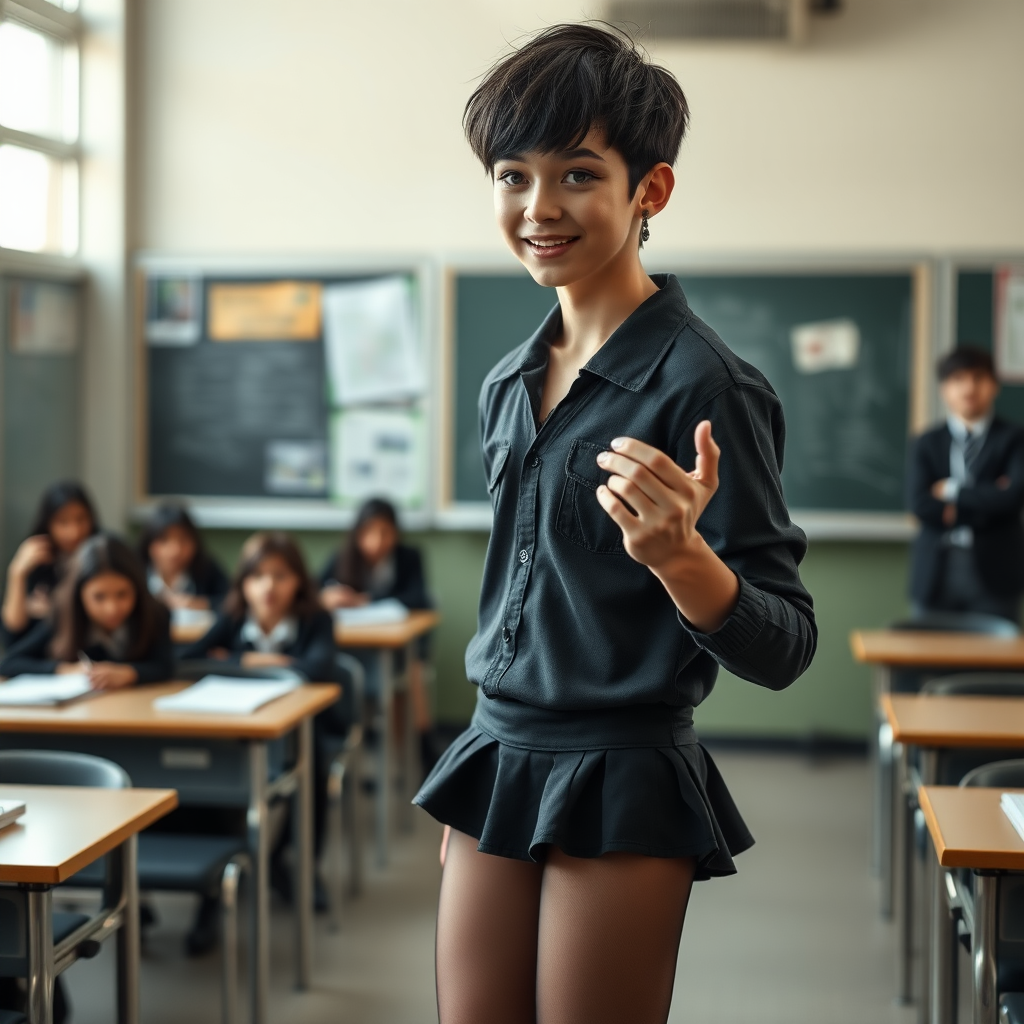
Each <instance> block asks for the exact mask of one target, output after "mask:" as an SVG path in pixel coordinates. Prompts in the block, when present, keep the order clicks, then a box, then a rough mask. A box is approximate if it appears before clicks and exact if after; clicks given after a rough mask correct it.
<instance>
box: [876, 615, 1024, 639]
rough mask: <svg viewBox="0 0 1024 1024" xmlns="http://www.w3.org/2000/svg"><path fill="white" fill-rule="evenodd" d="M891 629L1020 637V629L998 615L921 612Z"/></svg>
mask: <svg viewBox="0 0 1024 1024" xmlns="http://www.w3.org/2000/svg"><path fill="white" fill-rule="evenodd" d="M889 628H890V629H901V630H921V631H923V632H926V633H982V634H984V635H985V636H1005V637H1015V636H1020V627H1019V626H1018V625H1017V623H1015V622H1011V621H1010V620H1009V619H1003V618H1000V617H999V616H998V615H983V614H982V613H981V612H921V613H920V614H919V615H914V616H912V617H911V618H909V619H900V620H899V621H898V622H894V623H892V624H891V625H890V626H889Z"/></svg>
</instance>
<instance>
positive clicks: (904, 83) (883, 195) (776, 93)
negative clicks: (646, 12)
mask: <svg viewBox="0 0 1024 1024" xmlns="http://www.w3.org/2000/svg"><path fill="white" fill-rule="evenodd" d="M137 2H138V3H139V5H140V9H139V15H140V23H141V35H140V38H141V43H140V52H139V55H138V56H139V61H138V67H139V68H140V81H139V87H140V89H141V93H140V96H139V98H138V107H139V121H138V124H137V131H138V132H139V162H140V163H139V166H140V176H139V180H138V182H137V202H138V209H137V211H136V222H137V231H136V239H137V242H138V244H139V245H140V246H141V247H143V248H147V249H156V250H162V251H166V252H199V253H239V252H241V253H311V254H312V253H331V252H345V253H352V252H355V253H360V252H364V251H365V252H371V251H384V252H396V251H397V252H402V251H410V250H412V251H420V252H435V251H443V250H447V251H460V252H467V251H469V252H476V251H488V250H490V251H497V250H499V249H500V243H499V241H498V239H497V236H496V233H495V231H494V229H493V226H492V224H491V216H490V186H489V183H488V181H487V179H486V178H485V176H484V174H483V173H482V171H481V170H480V169H479V168H478V167H477V166H476V164H475V163H474V160H473V158H472V156H471V154H470V152H469V150H468V148H467V146H466V144H465V143H464V141H463V139H462V134H461V129H460V123H459V121H460V116H461V111H462V106H463V104H464V102H465V100H466V98H467V96H468V95H469V92H470V91H471V88H472V83H473V82H474V80H475V79H476V77H477V76H478V75H479V74H480V73H481V72H482V71H483V70H484V69H485V68H486V67H487V66H488V64H489V62H490V61H491V60H492V59H493V58H494V57H495V56H497V55H498V54H499V53H500V52H501V51H502V50H503V47H504V46H505V41H506V40H511V39H515V38H516V37H517V36H518V35H520V34H521V33H522V32H523V31H528V30H532V29H534V28H537V27H539V26H541V25H543V24H549V23H552V22H555V21H559V20H570V19H578V18H580V17H584V16H587V15H588V14H599V13H600V8H599V6H598V4H597V2H596V0H586V2H587V3H588V4H589V6H587V7H586V8H584V6H582V5H581V4H580V3H579V2H578V0H577V2H573V0H536V2H535V4H534V6H533V7H530V8H527V7H525V6H523V5H515V4H511V5H510V4H508V3H505V2H498V0H438V2H435V3H424V2H423V0H378V2H373V3H371V2H362V3H356V2H353V0H291V2H290V3H287V4H281V3H278V2H271V0H137ZM1021 39H1024V4H1022V3H1020V0H846V10H845V11H844V12H843V13H842V14H840V15H838V16H836V17H833V18H829V19H816V21H815V24H814V29H813V35H812V41H811V44H810V45H809V46H807V47H805V48H803V49H799V50H792V49H789V48H777V47H771V46H748V45H743V46H740V45H717V44H716V45H693V44H690V45H686V46H683V45H673V46H652V52H653V55H654V56H655V58H656V59H657V60H659V61H660V62H662V63H664V64H666V65H668V66H669V67H670V68H671V69H672V70H673V71H674V72H675V73H676V75H677V76H678V78H679V80H680V81H681V83H682V84H683V87H684V89H685V90H686V93H687V95H688V97H689V99H690V103H691V106H692V109H693V130H692V134H691V135H690V137H689V140H688V141H687V142H686V143H685V144H684V148H683V152H682V155H681V157H680V161H679V164H678V177H679V183H680V186H679V191H678V193H677V197H676V199H675V200H674V201H673V204H672V206H671V207H670V208H669V209H668V210H667V211H666V213H665V214H664V215H663V216H662V217H660V218H659V219H658V220H657V221H656V222H655V223H654V224H653V225H652V232H653V241H652V243H651V246H650V249H651V253H652V256H653V257H656V256H657V253H658V250H659V249H660V248H663V249H664V251H673V252H678V251H694V252H705V251H714V250H717V251H723V250H724V251H742V252H751V251H782V250H825V251H833V252H840V253H842V252H851V251H857V250H871V251H877V250H925V251H927V250H939V249H945V248H957V249H965V248H966V249H973V248H978V249H991V248H1013V247H1016V248H1024V201H1022V197H1021V182H1022V181H1024V131H1022V130H1021V126H1022V124H1024V60H1022V59H1021V53H1020V40H1021Z"/></svg>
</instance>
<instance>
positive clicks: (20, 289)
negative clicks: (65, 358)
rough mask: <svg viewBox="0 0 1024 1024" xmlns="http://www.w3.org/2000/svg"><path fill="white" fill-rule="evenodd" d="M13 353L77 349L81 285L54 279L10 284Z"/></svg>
mask: <svg viewBox="0 0 1024 1024" xmlns="http://www.w3.org/2000/svg"><path fill="white" fill-rule="evenodd" d="M10 294H11V334H10V339H11V340H10V346H11V351H12V352H18V353H23V354H25V355H33V356H38V355H66V354H67V353H69V352H74V351H75V350H76V349H77V348H78V288H77V287H76V286H75V285H70V284H58V283H56V282H52V281H20V282H16V283H14V284H12V285H11V293H10Z"/></svg>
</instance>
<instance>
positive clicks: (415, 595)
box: [320, 498, 436, 772]
mask: <svg viewBox="0 0 1024 1024" xmlns="http://www.w3.org/2000/svg"><path fill="white" fill-rule="evenodd" d="M320 586H321V590H320V600H321V602H322V603H323V605H324V607H325V608H328V609H329V610H331V611H334V610H335V609H337V608H356V607H359V606H361V605H365V604H368V603H369V602H371V601H380V600H383V599H385V598H394V599H396V600H398V601H401V602H402V604H404V605H405V606H406V608H409V609H417V608H431V607H433V602H432V601H431V599H430V595H429V593H428V592H427V583H426V578H425V576H424V574H423V559H422V558H421V557H420V553H419V551H417V550H416V549H415V548H412V547H409V546H407V545H405V544H403V543H401V535H400V531H399V526H398V514H397V512H396V511H395V507H394V505H392V504H391V502H389V501H385V500H384V499H382V498H371V499H370V500H369V501H367V502H365V503H364V504H363V506H362V507H361V508H360V509H359V512H358V513H357V514H356V521H355V523H354V524H353V526H352V529H351V531H350V532H349V535H348V539H347V540H346V542H345V543H344V544H343V545H342V547H341V548H340V549H339V550H338V551H337V552H335V553H334V554H333V555H331V557H330V559H328V561H327V564H326V565H325V566H324V568H323V570H322V571H321V573H320ZM418 649H419V655H420V657H419V658H418V659H417V660H416V661H414V662H413V664H412V665H411V666H410V672H409V682H410V687H409V692H410V695H411V698H412V702H413V720H414V723H415V726H416V731H417V733H419V736H420V751H421V755H422V760H423V765H424V769H425V770H426V771H428V772H429V771H430V769H431V768H432V767H433V766H434V761H435V760H436V756H435V754H434V752H433V748H432V744H431V742H430V731H431V720H430V707H429V704H428V702H427V696H426V686H425V685H424V682H423V661H424V660H425V659H426V656H427V643H426V637H424V638H423V640H422V641H421V643H420V645H419V648H418ZM349 653H351V654H353V655H354V656H356V657H357V658H359V660H360V661H361V662H363V664H364V666H365V668H366V672H367V675H366V681H367V691H368V696H370V697H376V696H377V693H378V691H379V688H380V681H379V680H378V679H377V678H376V671H377V666H376V661H375V660H374V659H370V658H368V657H367V656H366V652H365V651H362V650H352V651H350V652H349Z"/></svg>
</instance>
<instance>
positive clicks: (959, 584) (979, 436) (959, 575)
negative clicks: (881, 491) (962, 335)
mask: <svg viewBox="0 0 1024 1024" xmlns="http://www.w3.org/2000/svg"><path fill="white" fill-rule="evenodd" d="M938 376H939V381H940V384H939V389H940V391H941V394H942V400H943V402H944V403H945V405H946V408H947V410H948V415H947V417H946V421H945V422H944V423H942V424H940V425H939V426H936V427H933V428H932V429H931V430H928V431H926V432H925V433H924V434H922V435H921V436H920V437H918V438H917V440H916V441H915V442H914V445H913V449H912V452H911V459H910V474H909V488H908V489H909V494H910V508H911V511H912V512H913V513H914V515H916V516H917V518H918V519H919V520H920V522H921V531H920V533H919V534H918V536H917V539H916V540H915V542H914V547H913V553H912V557H911V578H910V593H911V597H912V598H913V600H914V603H915V606H916V608H917V609H918V610H919V611H948V612H982V613H985V614H988V615H996V616H999V617H1001V618H1005V619H1010V620H1011V621H1013V622H1017V621H1018V617H1019V611H1020V597H1021V593H1022V592H1024V529H1022V527H1021V511H1022V509H1024V429H1022V428H1021V427H1019V426H1017V425H1016V424H1014V423H1009V422H1007V421H1006V420H1004V419H1002V418H1001V417H999V416H997V415H996V414H995V412H994V406H995V400H996V396H997V395H998V394H999V381H998V379H997V378H996V373H995V368H994V366H993V363H992V356H991V355H990V354H989V353H988V352H986V351H985V350H984V349H980V348H976V347H973V346H962V347H960V348H957V349H955V350H954V351H952V352H950V353H949V354H948V355H946V356H945V357H944V358H943V359H942V360H941V361H940V362H939V365H938Z"/></svg>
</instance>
